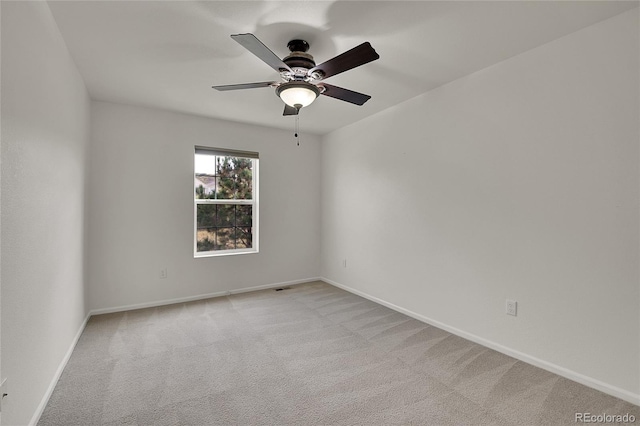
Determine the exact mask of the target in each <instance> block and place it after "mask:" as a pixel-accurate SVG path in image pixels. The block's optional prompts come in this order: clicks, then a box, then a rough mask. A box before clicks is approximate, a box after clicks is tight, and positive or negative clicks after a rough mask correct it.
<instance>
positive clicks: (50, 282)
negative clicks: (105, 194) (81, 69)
mask: <svg viewBox="0 0 640 426" xmlns="http://www.w3.org/2000/svg"><path fill="white" fill-rule="evenodd" d="M1 8H2V81H1V85H2V87H1V90H2V146H1V154H2V178H1V182H2V187H1V188H2V195H1V200H2V202H1V216H2V266H1V271H2V276H1V278H2V330H1V336H2V353H1V358H2V375H3V376H4V377H7V379H8V382H7V384H8V386H9V396H8V397H7V398H5V400H4V401H3V403H2V422H3V424H11V425H19V424H26V423H28V422H29V421H30V420H31V418H32V416H33V415H34V413H35V412H37V411H38V406H39V404H40V403H41V402H42V400H43V397H44V396H45V395H46V394H47V391H48V388H49V385H50V383H51V380H52V378H54V377H55V376H56V373H57V370H58V367H59V365H60V363H61V362H62V361H63V359H64V358H65V355H66V353H67V350H68V349H69V347H70V345H71V344H72V343H73V342H74V338H75V336H76V333H77V332H78V330H79V329H80V327H81V325H82V323H83V320H84V318H85V315H86V313H87V309H86V308H85V301H84V297H85V294H84V271H85V268H84V247H85V245H84V238H85V232H84V226H85V224H84V200H85V176H86V166H85V160H86V152H87V144H88V140H89V127H88V126H89V106H90V104H89V97H88V94H87V91H86V89H85V87H84V83H83V82H82V79H81V77H80V75H79V73H78V72H77V70H76V67H75V65H74V63H73V61H72V60H71V58H70V56H69V53H68V52H67V49H66V46H65V44H64V42H63V40H62V37H61V35H60V33H59V31H58V28H57V26H56V24H55V22H54V20H53V18H52V16H51V12H50V11H49V7H48V6H47V4H46V3H44V2H6V1H3V2H1Z"/></svg>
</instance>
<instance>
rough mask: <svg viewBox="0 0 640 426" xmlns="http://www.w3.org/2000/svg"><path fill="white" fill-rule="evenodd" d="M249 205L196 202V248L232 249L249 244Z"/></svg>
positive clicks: (207, 249) (250, 231)
mask: <svg viewBox="0 0 640 426" xmlns="http://www.w3.org/2000/svg"><path fill="white" fill-rule="evenodd" d="M252 213H253V208H252V206H245V205H235V204H198V205H197V209H196V215H197V217H196V223H197V230H196V234H197V235H196V242H197V243H196V250H197V251H198V252H205V251H214V250H234V249H245V248H252V247H253V234H252V225H253V218H252Z"/></svg>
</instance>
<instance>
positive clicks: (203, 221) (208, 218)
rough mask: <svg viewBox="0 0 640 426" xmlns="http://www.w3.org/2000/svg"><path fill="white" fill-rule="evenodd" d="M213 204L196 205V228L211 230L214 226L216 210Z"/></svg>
mask: <svg viewBox="0 0 640 426" xmlns="http://www.w3.org/2000/svg"><path fill="white" fill-rule="evenodd" d="M217 207H218V206H217V205H215V204H198V211H197V221H196V223H197V226H198V229H200V228H211V227H213V226H215V225H216V210H217Z"/></svg>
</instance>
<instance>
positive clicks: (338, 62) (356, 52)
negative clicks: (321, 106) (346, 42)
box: [308, 41, 380, 78]
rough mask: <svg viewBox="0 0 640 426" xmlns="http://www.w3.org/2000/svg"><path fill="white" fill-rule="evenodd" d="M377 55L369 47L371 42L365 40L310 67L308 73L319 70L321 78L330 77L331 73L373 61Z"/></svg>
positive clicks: (338, 72) (334, 73) (337, 72)
mask: <svg viewBox="0 0 640 426" xmlns="http://www.w3.org/2000/svg"><path fill="white" fill-rule="evenodd" d="M379 57H380V55H378V54H377V53H376V51H375V50H374V49H373V47H371V44H369V42H368V41H365V42H364V43H362V44H361V45H360V46H356V47H354V48H353V49H351V50H347V51H346V52H344V53H343V54H341V55H338V56H336V57H335V58H333V59H329V60H328V61H326V62H323V63H321V64H320V65H317V66H315V67H313V68H311V69H310V70H309V72H308V75H311V74H312V73H313V72H314V71H321V72H322V74H323V77H322V78H327V77H331V76H332V75H336V74H340V73H341V72H345V71H349V70H350V69H353V68H355V67H359V66H360V65H364V64H367V63H369V62H371V61H375V60H376V59H378V58H379Z"/></svg>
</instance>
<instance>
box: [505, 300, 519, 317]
mask: <svg viewBox="0 0 640 426" xmlns="http://www.w3.org/2000/svg"><path fill="white" fill-rule="evenodd" d="M507 315H513V316H514V317H515V316H517V315H518V302H516V301H515V300H509V299H507Z"/></svg>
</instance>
